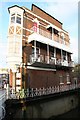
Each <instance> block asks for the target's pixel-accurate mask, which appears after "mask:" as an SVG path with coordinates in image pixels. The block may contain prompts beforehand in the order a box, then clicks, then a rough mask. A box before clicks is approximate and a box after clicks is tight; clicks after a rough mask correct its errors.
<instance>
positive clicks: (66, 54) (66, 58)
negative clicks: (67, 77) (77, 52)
mask: <svg viewBox="0 0 80 120" xmlns="http://www.w3.org/2000/svg"><path fill="white" fill-rule="evenodd" d="M66 60H68V57H67V52H66Z"/></svg>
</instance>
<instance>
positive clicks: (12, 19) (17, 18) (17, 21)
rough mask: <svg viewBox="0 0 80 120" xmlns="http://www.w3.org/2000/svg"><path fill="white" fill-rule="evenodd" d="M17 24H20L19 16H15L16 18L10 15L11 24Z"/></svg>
mask: <svg viewBox="0 0 80 120" xmlns="http://www.w3.org/2000/svg"><path fill="white" fill-rule="evenodd" d="M15 21H16V23H19V24H21V15H19V14H17V16H15V14H12V15H11V23H15Z"/></svg>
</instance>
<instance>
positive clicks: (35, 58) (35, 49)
mask: <svg viewBox="0 0 80 120" xmlns="http://www.w3.org/2000/svg"><path fill="white" fill-rule="evenodd" d="M34 58H35V60H36V40H34Z"/></svg>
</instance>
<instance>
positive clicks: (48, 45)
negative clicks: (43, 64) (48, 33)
mask: <svg viewBox="0 0 80 120" xmlns="http://www.w3.org/2000/svg"><path fill="white" fill-rule="evenodd" d="M47 58H48V60H47V63H49V45H48V44H47Z"/></svg>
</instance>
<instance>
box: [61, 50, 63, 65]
mask: <svg viewBox="0 0 80 120" xmlns="http://www.w3.org/2000/svg"><path fill="white" fill-rule="evenodd" d="M62 62H63V54H62V49H61V63H62Z"/></svg>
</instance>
